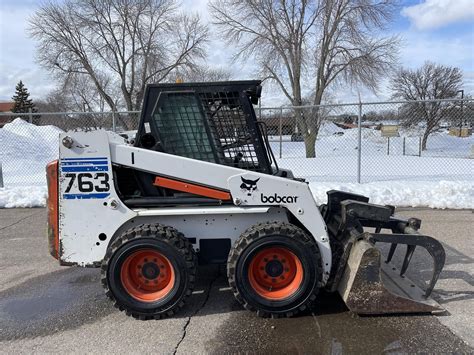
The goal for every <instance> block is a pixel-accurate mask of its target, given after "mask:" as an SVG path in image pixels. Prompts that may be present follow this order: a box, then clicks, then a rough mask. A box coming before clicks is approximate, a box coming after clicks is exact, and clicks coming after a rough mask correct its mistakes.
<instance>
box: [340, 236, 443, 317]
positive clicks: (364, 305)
mask: <svg viewBox="0 0 474 355" xmlns="http://www.w3.org/2000/svg"><path fill="white" fill-rule="evenodd" d="M338 291H339V293H340V295H341V296H342V298H343V300H344V302H345V303H346V306H347V307H348V308H349V309H350V310H351V311H353V312H355V313H358V314H386V313H433V312H443V311H444V309H443V308H441V306H440V305H439V304H438V303H437V302H436V301H434V300H433V299H431V298H427V297H426V296H425V292H424V291H423V290H422V289H420V288H419V287H418V286H416V285H415V284H414V283H413V282H412V281H411V280H410V279H408V278H407V277H406V276H403V275H400V272H399V270H398V269H397V268H395V267H394V266H392V265H391V264H390V263H385V262H382V261H381V254H380V251H379V250H378V249H377V248H376V247H375V246H373V245H372V243H370V242H368V241H366V240H359V241H357V242H355V244H354V245H353V247H352V249H351V252H350V256H349V259H348V260H347V264H346V268H345V271H344V273H343V276H342V278H341V280H340V282H339V285H338Z"/></svg>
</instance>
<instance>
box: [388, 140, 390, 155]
mask: <svg viewBox="0 0 474 355" xmlns="http://www.w3.org/2000/svg"><path fill="white" fill-rule="evenodd" d="M387 155H390V137H387Z"/></svg>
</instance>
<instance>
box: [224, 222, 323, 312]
mask: <svg viewBox="0 0 474 355" xmlns="http://www.w3.org/2000/svg"><path fill="white" fill-rule="evenodd" d="M277 233H278V234H281V235H287V236H290V237H292V238H295V239H299V240H300V241H301V242H303V243H304V244H305V245H306V246H307V247H308V248H310V249H311V250H312V254H313V255H314V258H315V263H316V265H318V268H317V271H319V275H318V279H319V280H321V277H322V275H321V254H320V252H319V248H318V247H317V245H316V243H315V241H314V240H313V238H312V237H311V236H309V235H308V234H307V233H306V232H305V231H303V230H302V229H301V228H299V227H297V226H295V225H294V224H290V223H285V222H264V223H259V224H256V225H254V226H252V227H250V228H249V229H247V230H246V231H245V232H244V233H242V235H241V236H240V238H239V239H238V240H237V242H236V243H235V244H234V246H233V247H232V248H231V250H230V253H229V257H228V259H227V279H228V281H229V286H230V287H231V289H232V292H233V293H234V297H235V298H236V299H237V301H238V302H239V303H240V304H241V305H242V306H244V308H245V309H247V310H249V311H252V312H256V313H257V315H258V316H259V317H263V318H268V317H271V318H283V317H288V318H289V317H293V316H294V315H296V314H298V313H299V312H302V311H304V310H306V309H307V308H308V307H309V306H310V305H311V303H313V302H314V301H315V300H316V297H317V295H318V292H319V287H315V288H314V290H313V292H312V294H311V295H310V296H309V297H308V298H307V301H306V302H305V303H303V304H301V305H300V306H299V308H298V309H294V310H292V311H289V312H286V313H271V312H267V311H263V310H259V309H256V308H255V307H254V306H252V305H250V304H249V303H248V302H246V301H245V298H244V297H243V296H242V294H241V292H240V291H239V290H238V288H237V284H236V280H235V269H236V268H237V262H238V260H239V257H240V255H241V253H242V252H243V250H244V249H245V248H246V247H247V246H248V245H249V244H251V243H252V242H254V241H255V240H257V239H260V238H264V237H267V236H271V235H274V234H277Z"/></svg>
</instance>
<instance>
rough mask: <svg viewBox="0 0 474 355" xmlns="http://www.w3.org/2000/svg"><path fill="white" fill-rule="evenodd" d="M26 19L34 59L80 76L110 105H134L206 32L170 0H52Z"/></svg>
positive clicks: (189, 62)
mask: <svg viewBox="0 0 474 355" xmlns="http://www.w3.org/2000/svg"><path fill="white" fill-rule="evenodd" d="M30 24H31V26H30V33H31V35H32V37H33V38H35V39H37V40H38V44H39V45H38V60H39V62H40V63H41V64H42V65H43V66H45V67H46V68H48V69H50V70H51V71H52V72H54V73H56V74H59V75H61V74H62V75H67V76H70V75H71V74H74V75H83V76H85V77H86V78H88V79H89V80H90V81H91V82H92V83H93V84H94V85H95V87H96V88H97V91H98V92H99V94H100V96H101V97H102V98H103V100H104V101H105V102H106V104H107V105H108V106H109V107H110V109H112V110H117V106H118V105H119V104H121V105H123V106H124V107H125V108H126V109H127V110H129V111H132V110H136V109H138V108H139V106H140V105H141V101H142V99H143V94H144V89H145V85H146V84H147V83H148V82H161V81H164V80H166V79H167V77H168V76H169V75H170V73H171V72H172V71H173V70H175V69H176V68H180V67H185V66H187V67H192V66H193V65H194V64H195V61H196V60H198V59H200V58H202V57H203V56H204V54H205V51H204V49H205V48H204V47H205V45H206V42H207V37H208V29H207V27H206V26H205V25H203V24H202V23H201V21H200V19H199V17H198V16H197V15H195V16H190V15H184V14H181V13H180V12H179V9H178V3H177V2H176V1H175V0H78V1H73V0H65V1H51V2H48V3H46V4H44V5H42V6H41V7H40V8H39V10H38V11H37V12H36V14H35V15H34V16H33V17H32V19H31V20H30ZM112 84H113V85H112ZM113 87H119V88H120V91H121V95H120V100H119V99H118V98H117V97H115V96H114V93H113V92H111V91H110V89H111V88H113Z"/></svg>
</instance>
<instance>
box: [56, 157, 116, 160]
mask: <svg viewBox="0 0 474 355" xmlns="http://www.w3.org/2000/svg"><path fill="white" fill-rule="evenodd" d="M61 160H107V157H101V158H62V159H61Z"/></svg>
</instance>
